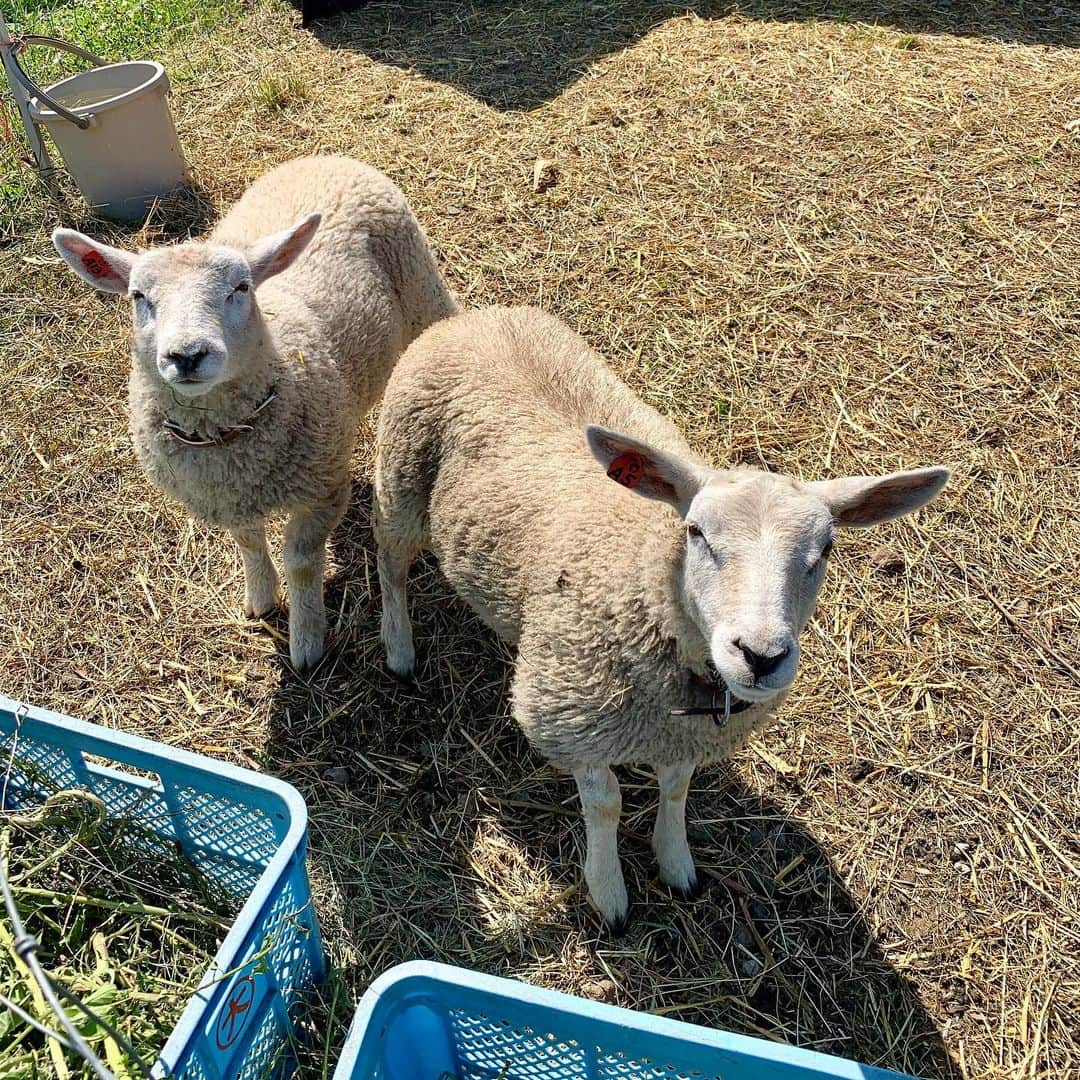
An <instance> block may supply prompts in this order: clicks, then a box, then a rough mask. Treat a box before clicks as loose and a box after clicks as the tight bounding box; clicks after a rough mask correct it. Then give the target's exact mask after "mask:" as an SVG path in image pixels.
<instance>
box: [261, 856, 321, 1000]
mask: <svg viewBox="0 0 1080 1080" xmlns="http://www.w3.org/2000/svg"><path fill="white" fill-rule="evenodd" d="M311 917H312V916H311V896H310V893H309V890H308V888H307V883H306V880H304V879H300V877H299V875H297V874H292V875H290V876H289V877H287V878H286V879H284V880H283V881H282V885H281V892H280V894H279V895H278V897H277V898H276V899H275V901H274V903H273V905H272V906H271V908H270V911H269V912H268V913H267V916H266V922H265V940H266V941H267V943H268V944H269V953H268V955H267V966H268V967H269V968H270V970H271V972H273V975H274V979H275V981H276V982H277V986H278V990H279V991H280V992H281V995H282V997H283V999H284V1001H285V1007H286V1008H287V1009H289V1010H290V1011H291V1010H292V1009H293V1007H294V1006H295V1005H296V1004H297V1003H298V1001H299V999H300V998H301V997H302V995H303V993H304V991H305V990H306V989H307V988H308V987H310V986H311V984H312V981H313V979H314V976H315V964H314V960H313V958H312V955H311V951H312V950H311V941H310V938H311V931H310V928H309V924H310V920H311Z"/></svg>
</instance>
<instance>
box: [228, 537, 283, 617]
mask: <svg viewBox="0 0 1080 1080" xmlns="http://www.w3.org/2000/svg"><path fill="white" fill-rule="evenodd" d="M229 532H230V533H231V534H232V538H233V539H234V540H235V541H236V546H237V547H238V548H240V556H241V558H242V559H243V560H244V614H245V615H247V617H248V618H249V619H258V618H259V617H260V616H262V615H265V614H266V613H267V612H268V611H270V610H271V609H272V608H273V607H274V606H275V605H276V604H277V602H278V576H277V571H276V570H275V569H274V563H273V561H272V560H271V558H270V550H269V548H267V546H266V523H265V522H264V521H254V522H251V523H250V524H247V525H240V526H238V527H236V528H234V529H230V530H229Z"/></svg>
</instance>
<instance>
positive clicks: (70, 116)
mask: <svg viewBox="0 0 1080 1080" xmlns="http://www.w3.org/2000/svg"><path fill="white" fill-rule="evenodd" d="M27 45H48V46H49V47H50V48H53V49H60V50H62V51H63V52H69V53H72V54H74V55H75V56H78V57H80V58H81V59H83V60H87V61H89V62H90V63H91V64H93V65H94V66H95V67H102V66H104V65H105V64H107V63H108V61H107V60H103V59H102V58H101V57H100V56H95V55H94V54H93V53H92V52H87V51H86V49H80V48H79V46H78V45H72V44H71V42H69V41H61V40H60V39H59V38H52V37H42V36H41V35H39V34H33V35H28V36H26V37H17V38H13V37H12V36H11V34H10V32H9V31H8V25H7V22H6V21H5V20H4V16H3V14H0V61H3V64H4V73H5V74H6V75H7V80H8V83H9V84H10V85H11V93H12V94H13V95H14V97H15V104H16V105H17V106H18V107H19V116H21V117H22V122H23V128H24V129H25V131H26V138H27V140H28V141H29V143H30V150H31V152H32V153H33V155H34V163H35V165H36V166H37V171H38V175H39V176H40V177H41V179H42V181H43V182H44V183H45V185H46V186H47V187H48V189H49V191H50V192H51V193H53V194H54V195H55V194H56V179H55V176H54V173H55V167H54V166H53V163H52V160H51V158H50V157H49V151H48V148H47V147H46V145H45V140H44V139H42V137H41V129H40V128H39V127H38V125H37V124H36V123H35V122H34V118H33V116H32V115H31V113H30V99H31V97H37V98H39V99H40V100H41V101H43V102H45V104H46V105H48V106H49V108H50V109H52V110H53V111H55V112H56V113H58V114H59V115H60V116H63V117H64V118H65V119H67V120H70V121H71V122H72V123H73V124H77V125H78V126H79V127H82V128H84V127H86V126H87V125H88V124H89V118H87V117H84V116H76V114H75V113H73V112H71V111H70V110H69V109H66V108H64V106H63V105H61V104H60V103H59V102H58V101H54V100H53V99H52V98H51V97H49V95H48V94H46V93H45V91H44V90H42V89H41V87H39V86H35V85H34V83H33V82H32V81H31V79H30V77H29V76H28V75H27V74H26V72H25V71H23V69H22V65H21V64H20V63H19V60H18V55H19V53H20V52H21V51H22V50H23V49H24V48H26V46H27Z"/></svg>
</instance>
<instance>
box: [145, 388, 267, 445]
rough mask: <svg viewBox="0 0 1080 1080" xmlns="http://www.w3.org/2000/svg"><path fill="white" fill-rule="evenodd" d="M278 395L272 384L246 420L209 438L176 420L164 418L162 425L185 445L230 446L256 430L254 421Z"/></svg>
mask: <svg viewBox="0 0 1080 1080" xmlns="http://www.w3.org/2000/svg"><path fill="white" fill-rule="evenodd" d="M276 397H277V387H276V386H271V387H270V393H269V394H267V395H266V397H265V398H263V400H262V402H261V404H260V405H259V406H258V407H257V408H256V409H255V411H254V412H253V413H252V414H251V415H250V416H249V417H248V418H247V419H246V420H244V421H242V422H241V423H239V424H233V425H232V427H227V428H222V429H221V431H219V432H218V433H217V434H216V435H211V436H210V437H209V438H208V439H204V438H202V437H201V436H200V435H199V434H198V433H197V432H194V431H185V430H184V429H183V428H182V427H181V426H180V425H179V424H178V423H177V422H176V421H175V420H162V422H161V426H162V427H163V428H164V429H165V430H166V431H167V432H168V433H169V434H170V435H171V436H172V437H173V438H174V439H176V440H177V441H178V442H182V443H183V444H184V445H185V446H228V445H229V443H231V442H232V441H233V439H235V438H236V436H237V435H243V434H244V433H245V432H247V431H254V430H255V427H254V425H253V424H252V421H253V420H254V419H255V417H257V416H258V415H259V413H261V412H262V411H263V409H265V408H266V407H267V406H268V405H269V404H270V402H271V401H273V400H274V399H275V398H276Z"/></svg>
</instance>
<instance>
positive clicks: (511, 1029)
mask: <svg viewBox="0 0 1080 1080" xmlns="http://www.w3.org/2000/svg"><path fill="white" fill-rule="evenodd" d="M450 1026H451V1029H452V1031H453V1035H454V1046H455V1049H456V1050H457V1054H458V1058H459V1060H460V1061H461V1063H462V1065H463V1066H464V1067H466V1069H467V1071H466V1072H465V1075H464V1076H462V1078H461V1080H466V1078H469V1080H471V1078H473V1077H476V1078H477V1080H479V1078H480V1077H492V1076H499V1075H501V1074H503V1073H505V1074H506V1075H507V1076H512V1077H514V1080H564V1078H565V1080H574V1078H575V1077H582V1078H585V1077H587V1076H588V1062H587V1056H586V1053H585V1050H584V1049H583V1048H582V1047H581V1046H580V1045H578V1043H577V1042H575V1041H573V1040H571V1041H568V1042H563V1041H561V1040H560V1039H558V1038H557V1036H555V1035H553V1034H551V1033H550V1032H545V1031H542V1030H541V1031H537V1030H534V1029H533V1028H531V1027H528V1026H523V1025H519V1026H515V1025H513V1024H511V1023H510V1022H509V1021H508V1020H500V1019H497V1018H495V1017H492V1016H488V1015H485V1014H479V1015H477V1014H473V1013H470V1012H466V1011H464V1010H461V1009H453V1010H451V1011H450Z"/></svg>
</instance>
